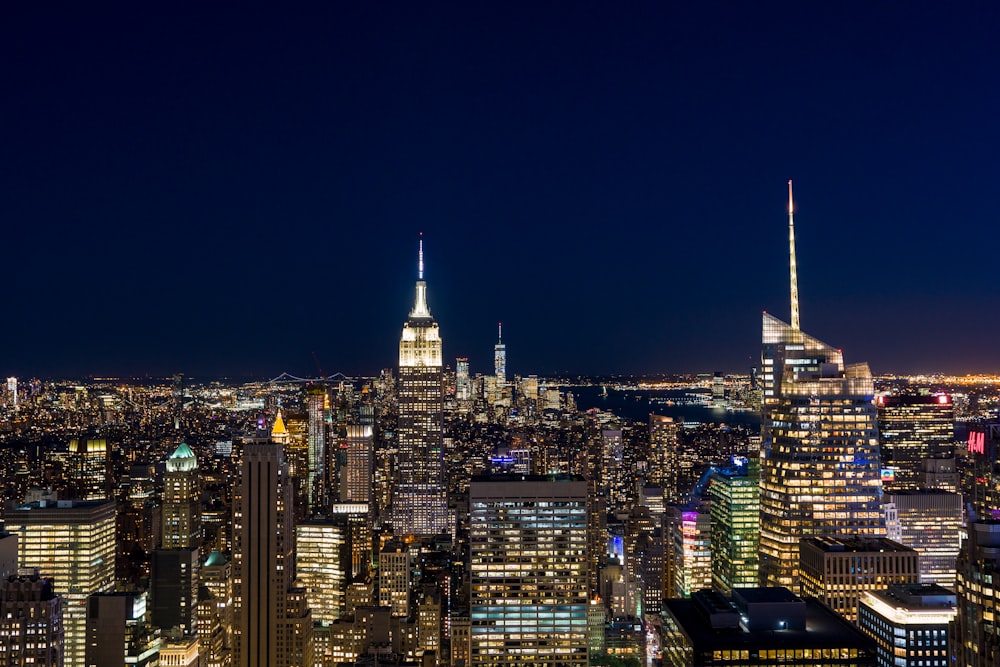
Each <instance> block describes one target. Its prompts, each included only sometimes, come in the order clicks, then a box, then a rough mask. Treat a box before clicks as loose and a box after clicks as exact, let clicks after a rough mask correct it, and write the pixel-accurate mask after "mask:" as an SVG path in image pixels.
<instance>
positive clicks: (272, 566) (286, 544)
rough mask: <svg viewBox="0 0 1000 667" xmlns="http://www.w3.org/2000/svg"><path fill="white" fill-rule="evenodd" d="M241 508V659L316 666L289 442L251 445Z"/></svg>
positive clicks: (236, 544)
mask: <svg viewBox="0 0 1000 667" xmlns="http://www.w3.org/2000/svg"><path fill="white" fill-rule="evenodd" d="M234 505H235V507H234V510H233V577H234V581H233V608H234V610H235V622H234V627H233V630H234V632H233V658H234V659H233V664H234V665H240V667H270V666H274V667H285V666H288V667H291V666H292V665H311V664H312V659H313V642H312V615H311V613H310V612H309V610H308V608H307V606H306V601H305V593H304V591H302V590H301V589H294V588H293V587H292V586H293V582H294V580H295V562H294V559H293V558H292V551H293V547H294V543H293V533H292V488H291V484H290V480H289V479H288V466H287V464H286V463H285V455H284V452H283V451H282V448H281V445H277V444H274V443H267V444H247V445H246V446H245V447H244V449H243V475H242V482H241V485H240V488H239V493H238V495H237V497H236V502H235V503H234Z"/></svg>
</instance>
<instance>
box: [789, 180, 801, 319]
mask: <svg viewBox="0 0 1000 667" xmlns="http://www.w3.org/2000/svg"><path fill="white" fill-rule="evenodd" d="M793 211H794V205H793V203H792V181H791V180H789V181H788V258H789V260H788V266H789V271H790V273H791V290H792V322H791V325H792V329H795V330H796V331H798V330H799V273H798V270H797V269H796V267H795V219H794V217H793V215H792V213H793Z"/></svg>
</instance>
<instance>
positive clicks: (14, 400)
mask: <svg viewBox="0 0 1000 667" xmlns="http://www.w3.org/2000/svg"><path fill="white" fill-rule="evenodd" d="M7 393H8V394H9V395H10V397H9V400H10V404H11V406H12V407H13V408H14V409H15V410H17V407H18V396H17V378H16V377H9V378H7Z"/></svg>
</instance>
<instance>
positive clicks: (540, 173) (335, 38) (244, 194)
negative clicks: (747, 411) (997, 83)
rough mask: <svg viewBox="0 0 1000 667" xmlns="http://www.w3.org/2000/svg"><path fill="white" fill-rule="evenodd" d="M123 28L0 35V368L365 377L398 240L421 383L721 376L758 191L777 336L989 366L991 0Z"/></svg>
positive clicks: (730, 360)
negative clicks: (794, 283) (417, 301)
mask: <svg viewBox="0 0 1000 667" xmlns="http://www.w3.org/2000/svg"><path fill="white" fill-rule="evenodd" d="M144 11H146V10H133V12H132V13H115V12H112V11H111V10H108V12H107V14H101V13H100V10H98V9H93V8H88V9H75V10H65V11H55V10H46V9H39V8H28V7H23V8H22V7H19V8H16V9H9V10H8V11H7V12H6V14H7V17H8V19H9V20H7V21H5V22H4V27H2V28H0V31H2V33H0V34H2V36H3V37H4V39H3V40H2V43H3V44H4V46H3V47H2V48H3V53H4V54H5V55H6V56H7V58H6V60H7V62H10V63H12V64H13V66H12V67H11V68H8V71H7V72H5V73H4V75H3V76H4V79H5V83H6V86H5V87H6V89H7V91H8V92H9V93H10V99H9V104H6V105H4V106H5V109H4V112H3V113H4V118H5V121H6V122H5V123H4V124H3V129H2V130H0V132H2V137H3V140H4V145H5V147H6V148H7V154H8V167H7V169H6V170H5V178H4V179H0V216H2V218H3V219H4V221H5V228H6V229H8V230H9V235H8V243H7V246H6V247H7V248H8V252H9V254H10V262H9V264H8V280H9V285H11V288H10V289H9V290H8V305H7V312H8V313H10V314H11V317H10V318H9V320H8V321H9V324H8V326H7V327H4V328H3V330H2V332H0V349H3V350H4V351H5V354H4V355H2V356H0V366H2V367H3V370H4V372H5V373H6V374H7V375H12V376H22V377H31V376H40V377H56V376H61V377H82V376H87V375H119V376H144V375H151V376H167V375H170V374H173V373H176V372H182V373H185V374H186V375H189V376H195V377H211V376H219V375H228V376H231V377H250V376H253V377H273V376H274V375H277V374H278V373H280V372H281V371H289V372H292V373H295V374H299V375H307V374H310V375H311V374H315V373H316V370H317V365H319V366H321V367H322V369H323V371H324V372H325V373H326V374H330V373H333V372H336V371H341V372H344V373H346V374H348V375H363V374H364V375H371V374H375V373H377V372H378V370H379V369H382V368H391V367H393V366H394V365H395V364H394V357H395V353H396V348H397V343H398V341H397V340H396V336H397V329H398V313H400V312H404V309H405V308H408V307H409V305H410V304H409V299H410V292H409V289H408V287H409V285H410V281H411V280H412V279H413V277H414V275H415V273H416V272H415V267H414V266H413V253H412V247H413V244H414V242H415V239H416V237H417V234H418V233H419V232H424V237H425V239H426V241H427V282H428V286H429V306H430V308H431V310H432V311H433V312H434V314H435V318H436V319H437V321H438V322H440V324H441V329H442V338H443V339H444V341H445V345H444V362H445V364H447V365H450V366H452V367H454V360H455V358H456V357H468V358H469V360H470V362H469V363H470V370H471V371H472V372H473V373H483V374H488V373H490V372H491V371H492V370H493V363H492V359H491V356H492V353H493V351H494V350H493V346H494V344H495V342H496V323H497V322H498V321H502V322H503V323H504V325H505V326H504V331H503V334H504V336H503V343H504V344H505V345H506V366H507V369H506V370H507V376H508V377H512V376H513V375H515V374H527V373H538V374H545V375H553V374H557V373H581V374H608V373H615V372H621V373H643V372H646V373H661V372H662V373H666V372H710V371H713V370H724V371H726V372H746V371H747V370H748V369H749V368H750V367H751V366H756V365H758V364H759V361H760V358H759V349H758V344H759V342H758V341H759V338H758V336H759V331H758V330H757V327H758V326H759V319H758V318H759V317H760V312H761V311H762V310H763V311H767V312H768V313H773V314H775V315H776V316H778V317H779V318H781V319H784V318H785V317H786V313H788V308H789V307H788V296H787V295H788V292H787V258H786V256H785V255H784V248H783V237H784V233H785V230H784V225H783V221H784V215H783V209H784V203H785V202H784V193H783V189H784V186H785V182H786V181H787V180H788V179H790V178H791V179H794V180H795V194H796V213H797V214H798V216H797V222H798V225H797V227H798V229H797V230H796V233H797V238H798V258H797V259H798V265H799V287H800V290H801V294H802V301H801V310H802V319H803V326H804V328H806V329H807V330H809V331H810V332H814V333H815V334H816V335H817V336H818V337H819V338H820V339H822V340H835V341H837V343H838V345H842V346H843V349H844V351H845V354H846V355H847V356H848V357H850V358H852V359H867V360H869V362H870V363H871V365H872V370H873V372H875V373H877V374H878V373H885V372H901V373H905V372H928V373H930V372H946V373H955V374H961V373H967V372H988V373H995V372H998V371H1000V352H998V351H997V350H996V347H995V346H994V345H992V343H991V341H990V337H989V332H991V331H993V330H996V328H997V326H1000V314H998V313H997V312H996V311H995V309H991V308H989V303H991V302H992V300H993V299H995V293H996V280H995V278H994V277H993V276H992V274H991V273H990V266H989V262H988V261H985V258H982V257H980V255H979V254H978V253H977V252H976V250H977V249H978V248H980V247H990V246H992V245H993V244H995V243H996V242H997V241H1000V231H998V229H997V227H996V226H995V225H989V224H986V222H985V221H989V220H992V219H995V218H996V216H997V215H998V214H1000V202H998V201H997V200H996V197H995V196H992V195H991V192H992V190H991V188H990V186H991V184H992V182H993V181H994V180H995V176H996V173H995V172H996V163H995V158H994V157H993V156H994V155H995V153H996V151H995V148H996V145H997V143H998V139H1000V135H998V131H997V128H996V126H995V123H994V122H993V120H992V119H993V118H994V117H995V116H996V112H997V111H998V109H997V107H998V106H1000V104H998V103H1000V95H998V94H997V93H996V92H995V91H994V90H993V89H992V87H990V86H989V85H987V83H988V82H989V81H990V80H991V71H990V69H991V68H990V65H991V63H992V62H995V60H996V58H995V56H996V55H997V53H996V52H997V49H998V47H997V45H996V44H995V40H994V39H993V37H992V36H993V35H994V34H995V32H996V28H997V23H998V21H997V15H996V14H997V9H996V8H992V7H983V8H974V9H973V8H967V9H966V10H965V11H961V12H951V13H947V14H946V15H944V14H940V13H939V12H938V11H936V10H935V9H933V8H932V7H931V6H926V7H924V6H919V5H916V6H910V7H908V9H907V11H906V12H905V13H903V12H898V11H892V9H891V8H888V7H874V8H873V7H866V8H864V12H863V13H862V14H861V15H859V13H858V12H857V11H851V10H850V8H846V9H844V8H831V7H797V6H796V7H791V6H790V7H778V6H770V7H763V8H762V7H726V8H724V11H720V10H719V9H718V8H715V9H713V8H711V7H707V8H695V7H658V6H648V7H632V8H629V9H623V8H613V7H602V6H587V7H574V8H564V7H555V6H553V7H542V8H539V7H531V8H530V9H529V8H528V6H521V7H513V8H504V9H499V8H491V7H473V8H470V7H462V6H459V5H446V6H443V7H441V8H439V9H438V11H434V12H431V11H426V12H425V11H422V10H421V9H420V8H413V7H402V6H399V7H382V8H364V7H343V6H335V7H324V8H318V7H314V8H305V9H301V10H300V13H298V14H292V13H285V14H281V15H267V16H261V15H253V14H252V13H242V14H240V15H238V16H233V15H231V14H229V13H226V12H224V11H223V10H221V9H213V8H204V9H203V10H199V12H198V14H197V16H194V15H189V14H184V13H183V11H181V10H177V13H170V14H164V15H154V14H149V13H144ZM830 239H839V242H832V241H831V240H830ZM831 248H832V249H833V250H831ZM859 321H860V322H866V323H868V324H869V325H870V326H864V327H859V326H857V324H856V323H857V322H859ZM314 354H315V358H316V359H317V360H318V361H314Z"/></svg>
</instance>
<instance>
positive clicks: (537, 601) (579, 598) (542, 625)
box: [470, 476, 589, 667]
mask: <svg viewBox="0 0 1000 667" xmlns="http://www.w3.org/2000/svg"><path fill="white" fill-rule="evenodd" d="M521 480H522V477H521V476H517V477H516V478H513V479H506V480H502V481H494V480H492V479H491V480H489V481H479V480H473V482H472V484H471V487H470V503H471V535H470V538H471V575H472V579H471V620H472V627H471V639H470V658H471V659H470V664H471V665H486V664H489V665H522V666H523V665H538V666H550V667H555V666H556V665H562V666H566V667H569V666H572V665H580V666H583V665H586V664H587V610H588V606H589V605H588V599H587V598H588V596H587V558H586V554H587V483H586V482H584V481H582V480H577V479H558V480H551V481H550V480H549V479H546V478H535V477H528V478H527V479H525V480H524V481H521Z"/></svg>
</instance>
